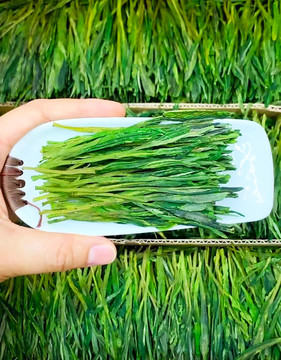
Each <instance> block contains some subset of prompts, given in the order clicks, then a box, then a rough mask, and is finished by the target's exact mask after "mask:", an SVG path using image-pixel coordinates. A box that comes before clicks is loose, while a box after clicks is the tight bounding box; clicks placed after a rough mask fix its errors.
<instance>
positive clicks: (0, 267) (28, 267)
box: [0, 222, 116, 281]
mask: <svg viewBox="0 0 281 360" xmlns="http://www.w3.org/2000/svg"><path fill="white" fill-rule="evenodd" d="M0 254H1V262H0V281H1V280H5V279H7V278H9V277H14V276H18V275H28V274H38V273H48V272H56V271H65V270H70V269H75V268H80V267H87V266H93V265H105V264H109V263H111V262H112V261H114V259H115V257H116V248H115V246H114V244H113V243H112V242H111V241H110V240H108V239H106V238H104V237H90V236H80V235H73V234H51V233H47V232H44V231H36V230H33V229H28V228H23V227H20V226H18V225H14V224H11V223H8V222H7V223H6V222H4V223H2V224H1V235H0Z"/></svg>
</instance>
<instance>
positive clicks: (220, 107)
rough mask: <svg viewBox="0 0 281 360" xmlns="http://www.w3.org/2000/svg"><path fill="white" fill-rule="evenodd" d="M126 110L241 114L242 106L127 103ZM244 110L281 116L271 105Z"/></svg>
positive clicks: (250, 105) (278, 107) (260, 105)
mask: <svg viewBox="0 0 281 360" xmlns="http://www.w3.org/2000/svg"><path fill="white" fill-rule="evenodd" d="M123 105H124V106H125V107H126V108H129V109H132V110H135V111H142V110H171V109H174V108H175V107H176V108H177V109H179V110H184V109H189V110H204V109H206V110H229V111H233V112H238V113H241V105H239V104H200V103H196V104H195V103H192V104H191V103H178V104H177V103H127V104H123ZM243 108H244V109H245V110H246V109H247V108H249V109H250V111H252V110H257V111H258V112H259V113H262V114H267V115H271V116H274V115H279V114H281V106H277V105H269V106H267V107H265V105H264V104H262V103H253V104H249V103H247V104H243Z"/></svg>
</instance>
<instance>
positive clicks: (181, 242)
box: [111, 239, 281, 247]
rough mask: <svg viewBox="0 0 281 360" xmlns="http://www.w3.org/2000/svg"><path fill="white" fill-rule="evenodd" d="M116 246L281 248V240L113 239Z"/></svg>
mask: <svg viewBox="0 0 281 360" xmlns="http://www.w3.org/2000/svg"><path fill="white" fill-rule="evenodd" d="M111 240H112V241H113V242H114V243H115V244H116V245H132V246H133V245H165V246H169V245H173V246H175V245H176V246H221V247H224V246H259V247H261V246H262V247H272V246H278V247H279V246H281V240H277V239H274V240H266V239H264V240H258V239H243V240H234V239H165V240H164V239H132V240H129V239H111Z"/></svg>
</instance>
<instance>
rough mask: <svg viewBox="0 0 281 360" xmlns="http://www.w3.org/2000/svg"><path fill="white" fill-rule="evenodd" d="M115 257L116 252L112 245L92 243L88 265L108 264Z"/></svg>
mask: <svg viewBox="0 0 281 360" xmlns="http://www.w3.org/2000/svg"><path fill="white" fill-rule="evenodd" d="M115 257H116V252H115V250H114V248H113V247H112V246H109V245H105V244H103V245H94V246H93V247H91V249H90V251H89V254H88V266H93V265H106V264H110V263H112V261H114V259H115Z"/></svg>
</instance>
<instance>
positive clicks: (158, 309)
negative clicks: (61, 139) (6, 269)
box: [0, 0, 281, 360]
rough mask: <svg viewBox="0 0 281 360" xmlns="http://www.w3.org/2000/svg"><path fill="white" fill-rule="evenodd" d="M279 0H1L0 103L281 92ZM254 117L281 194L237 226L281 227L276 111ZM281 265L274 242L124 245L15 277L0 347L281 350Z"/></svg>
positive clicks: (99, 353) (205, 354) (48, 351)
mask: <svg viewBox="0 0 281 360" xmlns="http://www.w3.org/2000/svg"><path fill="white" fill-rule="evenodd" d="M280 6H281V5H280V1H276V0H275V1H274V0H255V1H249V0H245V1H231V0H221V1H207V0H205V1H204V0H194V1H191V0H190V1H188V0H186V1H183V0H171V1H163V0H162V1H161V0H159V1H156V0H155V1H152V0H150V1H149V0H146V1H144V0H139V1H136V0H133V1H126V0H113V1H109V0H101V1H90V0H80V1H78V0H74V1H70V0H60V1H54V0H51V1H45V0H39V1H30V0H27V1H23V0H13V1H1V3H0V74H1V75H0V101H2V102H5V101H16V102H20V101H26V100H30V99H33V98H38V97H48V98H54V97H89V96H97V97H102V98H111V99H115V100H120V101H124V102H139V101H160V102H161V101H174V102H181V101H182V102H215V103H227V102H238V103H240V104H242V103H243V102H256V101H260V102H264V103H265V104H266V105H268V104H270V103H271V104H272V103H274V104H279V103H280V102H279V101H280V93H281V43H280V40H281V8H280ZM253 119H254V121H258V122H260V123H261V124H262V126H264V128H265V129H266V131H267V133H268V135H269V139H270V142H271V146H272V150H273V158H274V164H275V204H274V209H273V212H272V214H271V216H270V217H268V218H267V219H266V220H264V221H261V222H258V223H256V224H248V225H243V226H238V227H237V229H236V233H235V237H236V238H249V237H252V238H269V239H272V238H278V239H280V238H281V236H280V227H281V220H280V218H281V216H280V214H281V212H280V203H279V201H280V184H281V178H280V176H281V175H280V170H281V150H280V149H281V139H280V126H281V125H280V124H281V122H280V118H267V117H265V116H263V117H261V116H258V115H257V114H253ZM169 234H170V233H169ZM170 235H171V234H170ZM150 236H151V235H150ZM153 236H156V237H158V235H153ZM172 236H173V237H182V236H190V237H198V236H203V237H212V234H211V233H208V232H198V231H197V230H191V231H190V232H186V233H184V234H183V233H180V232H177V233H173V234H172ZM7 241H8V239H7ZM280 265H281V254H280V250H279V249H274V248H270V247H268V248H235V249H234V248H196V247H192V248H183V247H181V248H175V247H169V248H167V247H150V248H148V247H147V248H145V247H141V248H139V247H120V248H119V249H118V258H117V261H116V262H115V263H114V264H112V265H109V266H105V267H98V268H92V269H84V270H74V271H71V272H67V273H62V274H53V275H38V276H28V277H21V278H17V279H12V280H9V281H6V282H5V283H2V284H0V359H5V360H6V359H8V360H10V359H52V360H53V359H79V360H80V359H280V357H281V347H280V343H281V313H280V307H281V288H280V282H281V280H280V279H281V278H280V273H281V272H280Z"/></svg>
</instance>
